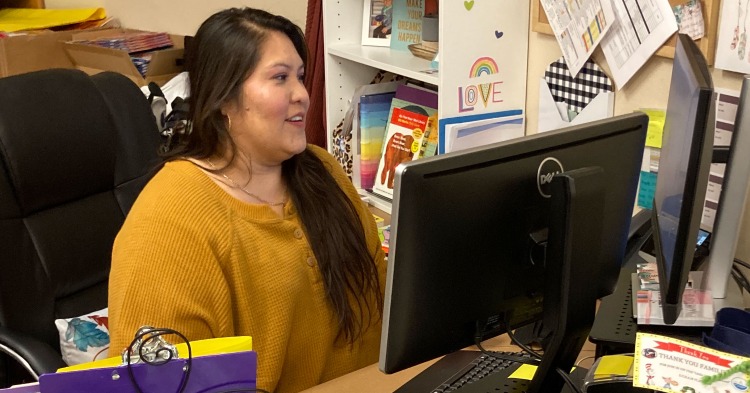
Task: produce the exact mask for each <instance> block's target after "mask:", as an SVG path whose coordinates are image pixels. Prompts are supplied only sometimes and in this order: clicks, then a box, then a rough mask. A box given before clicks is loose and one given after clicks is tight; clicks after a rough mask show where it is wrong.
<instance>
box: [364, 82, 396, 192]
mask: <svg viewBox="0 0 750 393" xmlns="http://www.w3.org/2000/svg"><path fill="white" fill-rule="evenodd" d="M395 94H396V93H395V92H387V93H379V94H369V95H363V96H362V97H360V99H359V118H358V124H359V133H360V135H359V143H360V145H359V148H360V156H359V173H360V184H359V187H361V188H363V189H365V190H372V186H373V184H374V183H375V173H376V172H377V170H378V164H379V163H380V152H381V151H382V147H383V138H384V136H385V129H386V125H387V124H388V114H389V112H390V108H391V101H392V100H393V97H394V96H395Z"/></svg>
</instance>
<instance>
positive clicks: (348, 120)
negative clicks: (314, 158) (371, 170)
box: [344, 80, 404, 188]
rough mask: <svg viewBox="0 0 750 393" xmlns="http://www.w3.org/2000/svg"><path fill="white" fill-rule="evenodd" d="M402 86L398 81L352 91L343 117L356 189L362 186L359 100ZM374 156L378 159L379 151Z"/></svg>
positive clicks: (360, 87)
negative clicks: (347, 134) (348, 136)
mask: <svg viewBox="0 0 750 393" xmlns="http://www.w3.org/2000/svg"><path fill="white" fill-rule="evenodd" d="M402 84H404V81H403V80H399V81H395V82H381V83H371V84H367V85H362V86H359V87H358V88H356V89H355V90H354V94H353V96H352V99H351V101H350V104H349V109H348V110H347V112H346V116H345V117H344V130H345V131H347V132H348V133H349V135H350V136H351V139H350V140H349V146H350V151H349V152H348V153H349V154H350V155H351V163H352V166H351V168H352V171H351V179H352V183H353V184H354V186H355V187H357V188H362V185H361V179H362V170H361V167H362V144H361V141H362V130H361V127H360V124H359V121H360V114H359V111H360V109H359V107H360V100H361V99H362V97H364V96H369V95H374V94H382V93H391V94H392V93H394V92H395V91H396V87H397V86H399V85H402ZM383 132H385V130H383ZM381 138H382V134H381ZM376 156H377V158H379V156H380V150H378V151H377V153H376ZM377 158H376V159H377ZM375 165H376V166H377V162H376V163H375Z"/></svg>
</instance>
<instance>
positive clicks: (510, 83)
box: [323, 0, 530, 213]
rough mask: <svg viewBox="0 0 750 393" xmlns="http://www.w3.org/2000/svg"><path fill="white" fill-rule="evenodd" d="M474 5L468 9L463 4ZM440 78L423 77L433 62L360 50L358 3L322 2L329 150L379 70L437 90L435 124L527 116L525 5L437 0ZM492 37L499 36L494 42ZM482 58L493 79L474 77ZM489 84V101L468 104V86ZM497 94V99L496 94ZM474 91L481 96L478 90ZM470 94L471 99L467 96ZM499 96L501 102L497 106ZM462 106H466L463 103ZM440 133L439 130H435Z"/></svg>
mask: <svg viewBox="0 0 750 393" xmlns="http://www.w3.org/2000/svg"><path fill="white" fill-rule="evenodd" d="M469 4H471V5H473V6H472V7H469V6H468V5H469ZM439 8H440V26H439V29H440V43H439V50H438V52H439V53H440V59H439V63H440V71H439V72H438V73H432V74H429V73H425V72H423V71H425V70H429V69H430V68H431V67H430V63H431V62H430V61H429V60H425V59H421V58H418V57H416V56H414V55H412V53H411V52H408V51H406V52H404V51H397V50H391V49H390V48H388V47H377V46H363V45H361V37H362V20H363V18H362V16H363V12H364V4H363V1H360V0H323V35H324V50H325V53H326V55H325V79H326V123H327V141H328V145H329V150H330V151H332V150H333V147H332V143H331V140H332V136H333V128H334V127H335V126H336V124H338V123H339V122H340V121H341V119H343V117H344V115H345V114H346V111H347V109H348V107H349V100H350V99H351V97H352V94H353V92H354V90H355V89H356V88H357V87H358V86H361V85H363V84H367V83H370V81H371V80H372V78H373V77H374V75H375V74H376V73H377V71H378V70H384V71H390V72H393V73H395V74H398V75H403V76H405V77H407V78H410V79H414V80H418V81H422V82H425V83H429V84H432V85H435V86H437V88H438V92H439V103H438V116H439V118H440V121H439V124H442V123H443V120H444V119H449V118H453V119H454V120H455V118H457V117H459V116H474V115H481V114H483V113H488V114H489V113H497V112H502V111H506V110H516V109H521V110H523V109H524V105H525V101H526V62H527V53H528V34H529V10H530V3H529V2H528V1H526V0H502V1H477V0H475V1H472V2H461V1H449V0H439ZM497 32H502V35H501V37H498V34H496V33H497ZM482 59H490V60H492V61H491V62H490V64H495V65H497V67H495V68H493V67H489V68H487V69H488V70H491V71H494V73H493V74H482V75H472V74H471V71H472V69H474V68H476V67H473V66H475V65H476V64H478V63H479V61H480V60H482ZM480 84H484V85H489V86H491V87H490V88H491V89H496V90H494V94H493V96H492V97H491V98H490V99H489V102H487V101H485V102H482V100H481V99H480V100H479V102H478V103H477V104H476V105H473V106H472V105H468V106H467V105H466V102H465V100H466V97H460V96H461V95H462V94H463V95H464V96H466V95H467V94H468V93H467V91H468V90H471V88H472V86H477V87H478V86H479V85H480ZM499 89H502V93H501V94H500V93H498V91H499ZM478 91H479V90H478ZM469 93H470V92H469ZM498 97H501V99H499V98H498ZM462 100H464V102H462ZM439 127H441V126H439ZM370 201H371V202H370V203H371V204H372V205H373V206H375V207H376V208H379V209H381V210H383V211H386V212H388V213H390V211H391V209H390V203H388V202H387V201H384V200H382V199H381V198H379V197H377V196H371V197H370Z"/></svg>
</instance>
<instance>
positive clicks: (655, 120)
mask: <svg viewBox="0 0 750 393" xmlns="http://www.w3.org/2000/svg"><path fill="white" fill-rule="evenodd" d="M641 111H642V112H643V113H645V114H647V115H648V133H647V134H646V146H649V147H656V148H659V149H661V139H662V135H663V134H664V118H665V117H666V115H667V114H666V112H665V111H664V110H663V109H641Z"/></svg>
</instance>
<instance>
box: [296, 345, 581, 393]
mask: <svg viewBox="0 0 750 393" xmlns="http://www.w3.org/2000/svg"><path fill="white" fill-rule="evenodd" d="M483 346H484V347H485V348H486V349H488V350H495V351H519V350H520V349H519V348H518V347H516V346H515V345H512V344H511V342H510V339H509V338H508V336H507V335H502V336H499V337H495V338H493V339H490V340H487V341H486V342H484V343H483ZM467 349H472V350H476V348H475V347H470V348H467ZM593 356H594V345H593V344H592V343H590V342H588V341H587V342H586V344H585V345H584V347H583V350H582V351H581V354H580V355H579V356H578V360H577V362H580V366H582V367H585V368H589V367H591V364H593V362H594V359H593ZM437 360H438V359H435V360H431V361H428V362H425V363H422V364H419V365H417V366H414V367H411V368H408V369H406V370H403V371H401V372H398V373H395V374H390V375H386V374H383V373H382V372H380V370H378V365H377V364H372V365H369V366H367V367H365V368H362V369H359V370H357V371H354V372H351V373H349V374H346V375H344V376H341V377H339V378H336V379H334V380H331V381H328V382H326V383H324V384H321V385H318V386H315V387H313V388H310V389H307V390H305V391H304V393H335V392H342V393H343V392H346V393H349V392H360V393H383V392H393V391H394V390H396V389H398V388H399V387H401V385H403V384H405V383H406V382H407V381H409V380H410V379H412V378H414V377H415V376H416V375H417V374H419V373H420V372H422V371H423V370H425V369H426V368H427V367H429V366H430V365H432V364H433V363H435V362H436V361H437Z"/></svg>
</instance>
